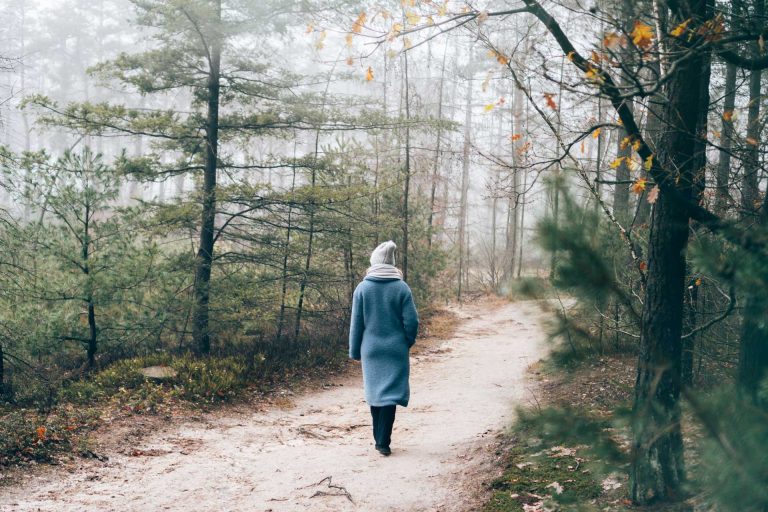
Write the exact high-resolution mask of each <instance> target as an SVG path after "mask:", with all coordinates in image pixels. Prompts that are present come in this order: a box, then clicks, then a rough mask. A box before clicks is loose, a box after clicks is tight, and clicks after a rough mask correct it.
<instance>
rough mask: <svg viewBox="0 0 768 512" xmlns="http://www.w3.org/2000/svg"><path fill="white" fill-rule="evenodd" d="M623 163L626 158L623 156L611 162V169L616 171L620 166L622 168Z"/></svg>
mask: <svg viewBox="0 0 768 512" xmlns="http://www.w3.org/2000/svg"><path fill="white" fill-rule="evenodd" d="M623 161H624V157H623V156H621V157H619V158H617V159H616V160H614V161H613V162H611V169H615V168H617V167H618V166H620V165H621V163H622V162H623Z"/></svg>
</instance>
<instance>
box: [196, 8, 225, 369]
mask: <svg viewBox="0 0 768 512" xmlns="http://www.w3.org/2000/svg"><path fill="white" fill-rule="evenodd" d="M218 22H219V23H221V1H220V0H219V2H218ZM210 52H211V53H210V62H209V69H208V98H207V102H208V105H207V106H208V112H207V115H206V123H205V132H206V133H205V168H204V170H203V190H202V195H201V199H202V202H203V214H202V222H201V226H200V245H199V247H198V250H197V259H196V268H195V285H194V295H195V309H194V312H193V314H192V318H193V321H192V338H193V341H194V343H195V346H196V347H197V350H198V351H199V352H200V353H201V354H208V353H209V352H210V351H211V333H210V325H209V303H210V291H211V290H210V288H211V267H212V265H213V244H214V230H215V220H216V171H217V168H218V160H217V159H218V147H219V90H220V86H221V41H220V40H219V35H216V36H215V37H214V38H213V40H212V42H211V44H210Z"/></svg>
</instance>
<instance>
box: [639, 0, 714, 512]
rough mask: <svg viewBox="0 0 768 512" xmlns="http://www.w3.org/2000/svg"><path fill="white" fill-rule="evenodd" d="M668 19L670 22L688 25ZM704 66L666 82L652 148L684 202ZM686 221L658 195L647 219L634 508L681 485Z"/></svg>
mask: <svg viewBox="0 0 768 512" xmlns="http://www.w3.org/2000/svg"><path fill="white" fill-rule="evenodd" d="M710 1H711V0H696V1H694V2H693V4H691V5H690V9H691V12H692V13H705V12H709V11H710V10H711V5H710V4H709V2H710ZM676 14H677V16H675V18H676V22H677V23H679V22H682V21H683V20H685V19H687V18H688V15H686V14H683V13H676ZM702 18H703V17H702ZM701 21H702V19H701V18H700V19H698V20H695V23H699V22H701ZM673 44H680V43H679V42H673ZM678 50H682V49H681V48H678ZM709 67H710V57H709V55H708V54H706V53H704V52H701V53H698V54H695V55H694V56H692V57H691V58H690V59H689V60H687V61H684V62H682V63H681V65H680V68H679V69H678V70H677V71H676V72H675V74H674V76H673V77H672V78H671V79H670V81H669V83H668V85H667V89H666V96H667V98H668V104H667V106H666V109H665V112H664V116H663V118H664V121H665V126H666V133H665V134H664V136H662V137H661V139H660V141H659V144H658V147H657V148H656V150H657V151H656V158H658V161H659V162H660V163H662V165H663V166H664V167H665V168H669V169H677V170H678V173H677V176H675V177H670V179H677V186H678V189H679V190H680V193H681V194H682V195H683V196H684V198H686V199H687V198H690V199H691V200H693V198H694V195H695V191H694V186H695V181H696V173H697V172H698V169H697V164H698V162H701V155H699V154H698V153H699V152H701V151H702V148H703V145H702V143H701V140H699V137H698V135H697V134H701V128H702V126H701V120H702V116H701V106H702V102H703V99H702V93H703V92H704V91H706V90H708V86H709ZM689 220H690V219H689V216H688V214H687V213H686V211H685V209H684V207H683V205H682V204H680V201H676V200H674V199H672V198H671V197H669V195H668V194H664V193H662V194H660V196H659V199H658V200H657V202H656V204H655V207H654V211H653V214H652V218H651V231H650V237H649V244H648V281H647V286H646V293H645V300H644V304H643V313H642V322H641V338H640V357H639V361H638V369H637V381H636V385H635V403H634V408H633V413H634V419H633V440H632V452H633V457H632V465H631V469H630V483H631V488H630V495H631V497H632V500H633V501H634V502H635V503H637V504H649V503H652V502H655V501H659V500H674V499H676V498H678V497H679V495H680V486H681V483H682V482H683V480H684V479H685V469H684V462H683V442H682V435H681V430H680V404H679V397H680V386H681V356H682V343H681V339H680V338H681V332H682V323H683V292H684V286H685V277H686V257H685V250H686V246H687V243H688V231H689Z"/></svg>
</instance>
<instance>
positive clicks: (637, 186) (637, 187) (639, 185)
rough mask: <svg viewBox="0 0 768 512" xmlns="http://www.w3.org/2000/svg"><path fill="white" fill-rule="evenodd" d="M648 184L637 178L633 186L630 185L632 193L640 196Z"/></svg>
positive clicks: (646, 181)
mask: <svg viewBox="0 0 768 512" xmlns="http://www.w3.org/2000/svg"><path fill="white" fill-rule="evenodd" d="M647 184H648V180H646V179H645V178H638V179H637V180H636V181H635V182H634V183H633V184H632V187H631V189H632V192H634V193H635V194H638V195H640V194H642V193H643V191H644V190H645V186H646V185H647Z"/></svg>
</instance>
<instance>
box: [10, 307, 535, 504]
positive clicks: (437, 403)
mask: <svg viewBox="0 0 768 512" xmlns="http://www.w3.org/2000/svg"><path fill="white" fill-rule="evenodd" d="M457 311H458V314H459V315H460V316H461V318H462V323H461V325H460V327H459V329H458V330H457V332H456V334H455V336H454V337H453V338H451V339H449V340H445V341H443V342H439V343H437V344H436V345H434V347H433V348H432V349H431V350H428V351H426V352H424V353H421V354H419V355H417V356H415V357H413V359H412V368H411V405H410V407H408V408H407V409H403V408H398V413H397V419H396V422H395V431H394V433H393V436H392V451H393V454H392V456H390V457H388V458H384V457H381V456H380V455H379V454H378V453H377V452H375V450H374V449H373V445H372V436H371V433H370V427H369V420H370V415H369V412H368V407H367V405H366V403H365V401H364V399H363V392H362V383H361V381H360V376H359V375H355V376H354V377H351V378H347V379H341V380H339V381H337V382H333V383H332V384H333V385H332V386H330V387H329V389H326V390H323V391H318V392H313V393H310V394H307V395H304V396H302V397H299V398H298V399H297V400H296V403H295V406H294V407H292V408H290V409H287V410H286V409H273V410H268V411H266V412H253V411H249V412H248V413H243V414H238V413H236V414H234V415H231V416H230V415H227V416H225V417H217V418H215V419H214V420H211V421H209V422H207V423H205V422H191V423H188V424H183V425H180V426H178V427H177V428H174V429H171V430H169V431H166V432H162V433H158V434H156V435H154V436H150V437H149V438H147V439H145V441H144V442H143V443H141V445H140V446H137V448H139V449H141V450H142V451H143V453H147V454H153V456H138V457H137V456H133V457H132V456H127V455H121V454H110V459H109V461H108V462H106V463H98V462H96V461H94V462H93V463H88V464H85V467H84V469H83V470H80V471H78V472H76V473H74V474H68V473H63V472H60V471H52V472H48V473H47V475H44V476H42V477H36V478H32V479H31V480H32V481H30V482H29V483H25V485H24V486H23V487H17V488H13V489H4V490H3V496H0V510H3V511H22V510H25V511H27V510H35V511H37V510H42V511H49V510H50V511H54V510H55V511H64V510H67V511H70V510H71V511H75V510H77V511H84V510H89V511H90V510H120V511H142V512H143V511H154V510H173V511H209V510H210V511H257V512H264V511H273V512H279V511H301V510H311V511H319V512H323V511H327V512H330V511H333V512H337V511H338V512H341V511H375V512H378V511H390V510H393V511H407V512H414V511H464V510H473V509H474V506H473V500H475V499H476V493H477V491H478V487H479V485H478V482H479V481H480V480H481V479H483V478H487V474H486V473H485V471H487V469H488V468H487V461H488V460H489V458H490V457H491V455H490V454H489V452H488V446H489V445H490V444H491V443H492V438H493V436H492V434H494V433H496V432H498V430H499V429H501V428H503V427H504V426H505V425H506V424H508V423H509V421H510V420H511V417H512V415H513V412H514V407H515V406H516V405H517V404H519V403H525V402H529V401H531V400H533V395H532V390H531V389H530V388H529V386H528V383H527V381H526V377H525V368H526V366H528V365H529V364H531V363H533V362H535V361H536V360H538V359H539V357H541V356H542V355H543V353H544V351H545V341H544V339H545V336H544V334H543V332H542V329H541V326H540V321H541V319H542V314H541V312H540V311H539V308H538V307H537V306H536V304H535V303H532V302H519V303H514V304H505V305H503V306H500V307H490V306H487V305H484V304H479V305H474V306H468V307H466V308H464V309H461V310H457Z"/></svg>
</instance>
